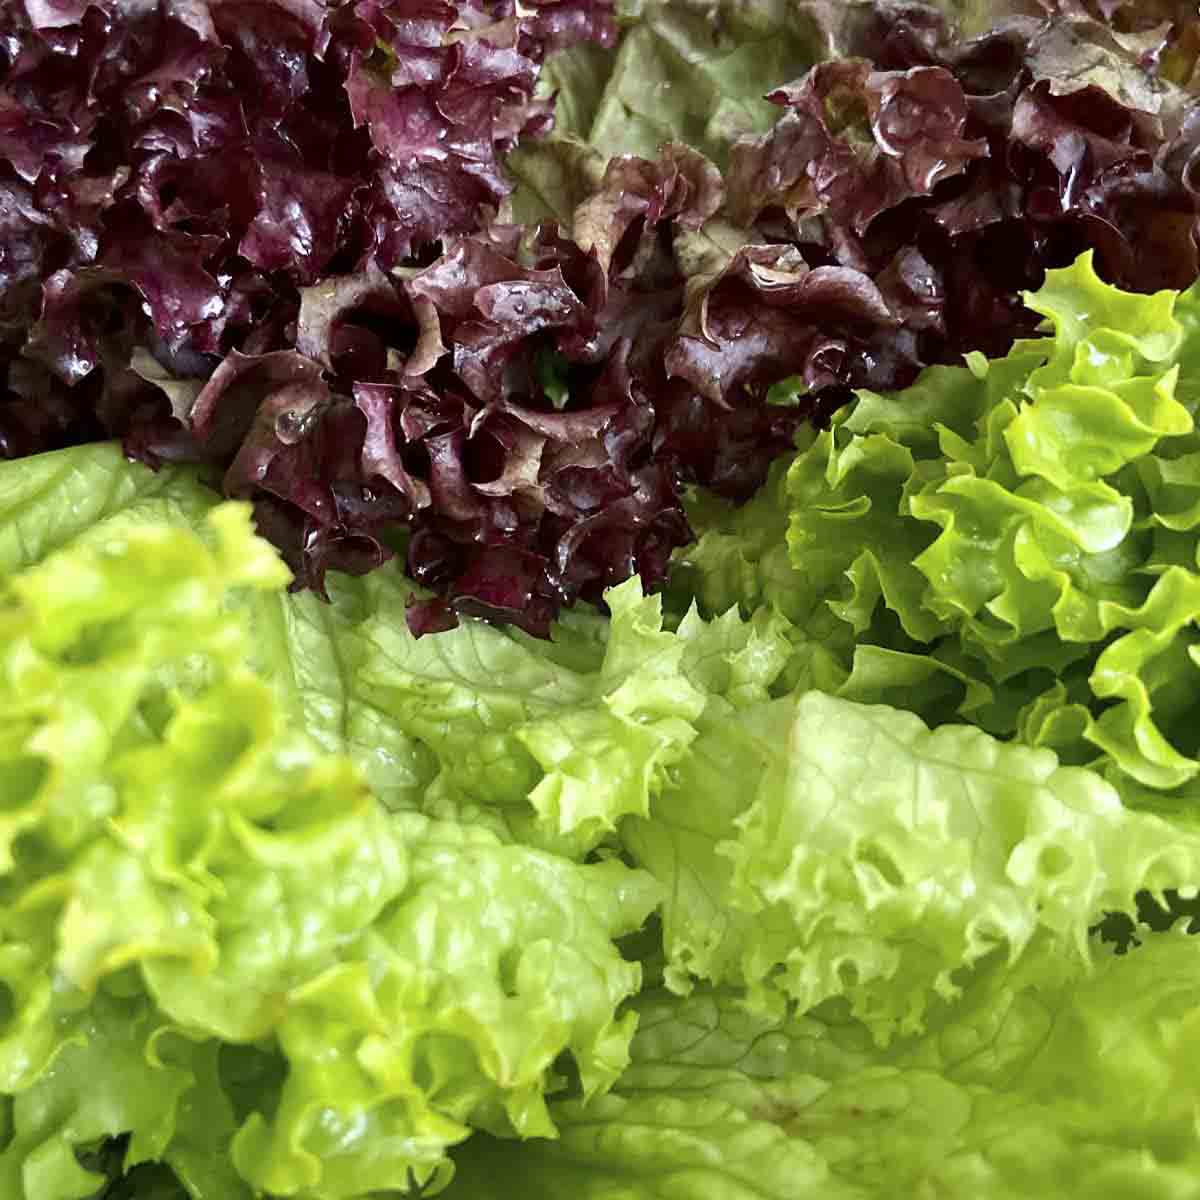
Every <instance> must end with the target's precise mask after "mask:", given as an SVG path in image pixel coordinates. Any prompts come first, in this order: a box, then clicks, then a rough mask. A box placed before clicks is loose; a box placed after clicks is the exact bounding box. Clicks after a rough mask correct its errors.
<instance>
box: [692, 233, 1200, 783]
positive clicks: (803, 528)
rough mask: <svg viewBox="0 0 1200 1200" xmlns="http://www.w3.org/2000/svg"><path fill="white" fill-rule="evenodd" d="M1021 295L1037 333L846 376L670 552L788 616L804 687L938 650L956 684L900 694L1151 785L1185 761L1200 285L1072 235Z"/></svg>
mask: <svg viewBox="0 0 1200 1200" xmlns="http://www.w3.org/2000/svg"><path fill="white" fill-rule="evenodd" d="M1028 303H1029V305H1030V307H1031V308H1032V309H1033V310H1034V311H1036V312H1038V313H1040V314H1042V315H1043V316H1044V318H1045V322H1046V330H1047V332H1048V333H1049V334H1050V336H1047V337H1045V338H1041V339H1030V340H1027V341H1024V342H1020V343H1018V344H1017V345H1016V346H1015V347H1014V348H1013V350H1012V352H1011V353H1010V354H1008V355H1007V356H1006V357H1004V358H1002V359H997V360H993V361H988V360H985V359H983V358H982V356H974V357H972V359H971V362H970V364H969V366H968V367H962V368H938V369H934V370H930V371H928V372H926V373H925V374H924V375H923V376H922V377H921V379H920V380H919V381H918V382H917V383H916V384H915V385H914V386H913V387H912V388H911V389H908V390H907V391H905V392H902V393H898V394H894V395H886V396H885V395H878V394H875V393H871V392H862V393H860V394H859V397H858V399H857V401H856V402H855V403H854V404H852V405H849V406H847V407H846V408H845V409H843V410H842V411H841V412H840V413H839V414H838V415H837V416H836V417H835V419H834V422H833V425H832V427H831V428H830V429H829V430H827V431H824V432H822V433H820V434H818V435H816V436H815V437H814V438H813V439H812V440H811V443H810V444H809V445H807V446H806V447H804V448H803V449H801V450H800V451H799V452H798V453H797V454H796V455H795V456H794V458H793V459H792V460H791V462H790V464H788V465H787V466H786V467H779V468H777V470H776V472H775V474H774V476H773V480H772V484H771V486H770V487H769V488H768V489H766V490H765V491H764V492H763V493H762V494H760V495H759V496H758V497H756V498H755V500H753V501H752V502H751V503H750V504H748V505H747V506H746V507H745V508H744V509H742V510H740V511H736V512H732V511H728V510H719V509H714V508H713V507H712V506H708V507H707V509H706V508H705V507H704V506H698V508H697V513H696V515H697V516H698V518H699V521H700V524H701V528H702V534H701V537H700V539H699V541H698V543H697V544H696V545H695V546H694V547H693V548H691V549H689V550H688V551H687V552H685V554H684V556H683V562H684V569H685V570H686V571H687V573H688V577H689V578H690V579H691V580H692V581H694V583H695V586H696V589H697V593H698V595H699V596H700V597H701V599H702V600H703V601H705V602H706V603H709V604H711V603H713V601H717V602H718V603H720V604H726V603H729V602H731V601H737V602H740V603H741V604H742V605H743V607H745V608H746V609H752V608H753V607H754V606H756V605H758V604H761V603H770V604H774V605H775V606H776V607H778V608H779V609H780V611H782V612H783V613H785V614H786V615H787V616H788V617H790V618H791V619H792V620H793V621H794V622H795V623H796V624H797V625H798V626H799V627H800V629H801V630H802V631H803V632H804V633H805V634H806V635H807V636H806V639H804V640H802V642H801V644H800V650H799V651H798V654H799V655H800V658H801V661H800V662H799V663H798V665H797V666H796V667H795V668H794V670H795V671H796V672H798V673H799V674H800V675H802V676H803V677H804V678H806V679H808V680H809V681H810V682H811V684H812V685H813V686H817V687H821V688H823V689H824V690H828V691H831V692H836V693H838V694H842V695H851V696H859V697H861V698H869V697H868V696H866V695H864V694H863V693H862V692H861V691H858V690H856V689H858V688H859V687H860V682H861V681H863V680H864V676H863V671H864V670H866V669H867V668H868V667H869V666H870V665H871V662H872V660H873V661H874V662H875V663H876V664H878V663H879V662H880V654H881V653H883V652H887V654H888V655H890V658H889V661H890V662H891V664H892V669H893V670H896V671H897V672H898V674H902V673H903V670H904V668H903V665H902V664H904V663H911V662H912V657H911V656H918V657H920V658H921V659H923V660H924V661H925V663H926V664H927V665H928V663H929V661H930V660H933V661H934V662H936V663H938V664H939V666H938V671H939V672H941V673H942V674H943V675H945V676H947V680H943V682H944V683H946V684H947V686H948V678H950V677H953V678H955V679H957V680H958V684H959V685H960V686H958V687H956V688H954V689H952V690H951V693H949V695H950V697H951V698H952V700H953V703H950V704H949V705H948V703H947V692H946V688H945V687H942V688H936V689H933V690H932V691H929V690H928V689H927V690H926V692H925V693H922V692H920V691H918V692H916V693H914V694H913V695H912V696H911V697H910V698H909V699H906V700H905V704H906V705H909V706H912V707H915V708H917V710H918V711H920V712H921V713H922V714H923V715H924V716H926V717H927V718H928V719H930V720H934V721H937V722H941V721H945V720H949V719H953V718H954V717H955V715H956V714H961V715H964V716H968V717H969V718H970V719H971V720H973V721H975V722H977V723H978V724H980V725H982V726H983V727H984V728H987V729H990V730H992V731H994V732H997V733H1003V734H1011V733H1017V734H1018V736H1020V737H1021V738H1022V739H1023V740H1025V741H1027V742H1029V743H1031V744H1033V745H1040V746H1048V747H1051V748H1053V749H1055V750H1056V751H1057V752H1059V753H1060V754H1061V755H1063V756H1065V757H1066V758H1067V760H1068V761H1071V762H1074V763H1080V764H1085V763H1091V764H1093V765H1096V766H1097V767H1099V768H1100V769H1102V770H1104V771H1106V772H1110V773H1111V774H1112V776H1113V778H1114V779H1116V780H1122V779H1124V780H1127V781H1128V782H1129V784H1135V783H1136V784H1137V785H1139V786H1145V787H1149V788H1152V789H1157V790H1160V791H1163V792H1170V791H1172V790H1175V789H1178V788H1180V787H1182V786H1184V785H1185V784H1187V782H1188V781H1189V780H1191V779H1192V778H1194V777H1195V775H1196V773H1197V771H1198V770H1200V760H1197V759H1196V757H1195V751H1196V745H1195V740H1194V738H1193V737H1192V735H1191V733H1190V719H1189V716H1188V713H1189V705H1190V699H1189V698H1190V696H1191V695H1192V694H1193V692H1194V685H1195V683H1196V680H1197V676H1196V674H1195V672H1196V669H1197V665H1196V657H1195V656H1196V654H1197V651H1196V649H1195V647H1194V642H1195V641H1196V621H1197V617H1198V616H1200V607H1198V605H1200V572H1198V571H1197V567H1198V565H1200V556H1198V550H1200V544H1198V543H1197V540H1196V529H1197V513H1198V512H1200V509H1198V508H1197V504H1196V498H1195V495H1194V494H1193V493H1194V488H1193V487H1192V483H1191V470H1190V468H1191V466H1192V464H1193V460H1194V459H1195V456H1196V453H1197V445H1198V444H1200V443H1197V434H1196V432H1195V427H1194V412H1195V407H1196V400H1197V398H1198V392H1197V388H1198V386H1200V375H1198V374H1197V361H1196V346H1197V345H1200V343H1198V342H1197V340H1196V324H1195V311H1196V307H1197V303H1198V297H1197V295H1196V293H1195V292H1194V290H1193V291H1192V292H1187V293H1183V294H1177V293H1174V292H1165V291H1164V292H1159V293H1156V294H1154V295H1151V296H1140V295H1133V294H1130V293H1125V292H1122V291H1120V290H1118V289H1116V288H1113V287H1110V286H1109V285H1107V284H1105V283H1103V282H1102V281H1101V280H1100V279H1099V278H1098V277H1097V276H1096V273H1095V270H1094V267H1093V264H1092V258H1091V256H1090V255H1084V256H1082V257H1081V258H1080V259H1079V260H1078V261H1077V262H1076V263H1075V264H1074V265H1073V266H1072V267H1070V268H1068V269H1063V270H1060V271H1052V272H1050V273H1049V275H1048V277H1047V281H1046V284H1045V286H1044V287H1043V288H1041V289H1040V290H1039V291H1037V292H1035V293H1032V294H1031V295H1029V297H1028ZM785 523H786V534H785V535H784V537H785V539H786V553H785V551H784V548H783V546H784V538H781V532H780V531H781V530H782V529H783V527H784V524H785ZM805 641H807V642H808V643H811V644H812V648H809V647H808V646H806V645H805V644H804V642H805ZM822 656H823V658H824V661H823V662H821V661H819V659H820V658H821V657H822ZM898 656H909V657H906V658H901V657H898ZM830 659H832V661H829V660H830ZM814 660H818V661H817V665H816V666H814V665H813V661H814ZM818 668H819V669H818ZM855 676H857V679H858V681H859V682H856V681H855V678H854V677H855ZM881 698H889V697H886V696H885V697H881Z"/></svg>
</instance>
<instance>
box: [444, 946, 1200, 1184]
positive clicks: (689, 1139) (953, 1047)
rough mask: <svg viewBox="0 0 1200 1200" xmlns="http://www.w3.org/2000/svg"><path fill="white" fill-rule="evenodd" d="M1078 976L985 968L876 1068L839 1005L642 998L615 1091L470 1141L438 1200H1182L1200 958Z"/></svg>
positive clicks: (1155, 954)
mask: <svg viewBox="0 0 1200 1200" xmlns="http://www.w3.org/2000/svg"><path fill="white" fill-rule="evenodd" d="M1090 959H1091V967H1092V970H1091V973H1090V974H1089V975H1081V974H1079V973H1078V972H1077V971H1076V970H1074V969H1070V968H1064V965H1063V963H1062V962H1061V961H1060V960H1059V959H1057V958H1056V956H1055V955H1054V954H1053V953H1051V952H1049V951H1048V948H1047V946H1046V945H1044V944H1042V945H1039V946H1038V947H1036V949H1035V952H1034V953H1033V954H1031V956H1030V957H1029V959H1028V960H1027V961H1026V962H1025V963H1024V964H1022V966H1020V967H1018V968H1017V970H1016V971H1010V970H1009V969H1008V967H1007V965H1006V964H1004V963H1003V961H1002V960H993V961H992V962H991V963H990V965H989V966H988V968H987V969H986V970H984V971H983V972H982V973H981V974H980V975H979V976H978V977H977V978H976V979H975V981H974V982H973V983H972V985H971V986H970V988H969V989H968V991H967V994H966V995H965V996H964V998H963V999H962V1001H961V1002H960V1003H959V1004H957V1005H955V1006H954V1007H953V1008H950V1007H942V1008H941V1009H940V1011H939V1012H938V1013H937V1014H936V1016H935V1017H934V1018H932V1019H931V1022H930V1026H929V1028H928V1029H927V1031H926V1032H924V1033H923V1034H921V1035H918V1036H913V1037H909V1038H906V1039H903V1040H901V1041H898V1042H896V1043H895V1044H894V1045H893V1046H891V1047H890V1048H889V1049H888V1050H887V1051H886V1052H881V1051H879V1050H878V1048H876V1047H874V1046H873V1045H872V1042H871V1038H870V1036H869V1034H868V1032H867V1030H866V1029H864V1028H863V1027H862V1026H861V1025H858V1024H857V1023H856V1022H854V1021H853V1020H852V1019H847V1018H846V1016H845V1014H844V1013H842V1012H839V1011H838V1010H836V1009H832V1008H825V1009H818V1010H816V1011H815V1012H813V1013H810V1014H807V1015H803V1016H799V1015H797V1016H789V1017H782V1018H767V1017H758V1016H753V1015H751V1014H748V1013H746V1012H745V1010H744V1009H743V1008H742V1007H741V1006H740V1005H739V1003H738V999H737V996H736V994H735V993H730V992H727V991H720V990H718V991H700V992H697V993H696V994H695V995H693V996H691V997H689V998H687V999H686V1000H679V999H678V998H675V997H671V996H669V995H665V994H661V993H660V994H654V993H647V994H645V995H644V996H643V997H642V998H641V999H640V1000H639V1002H638V1005H637V1007H638V1011H639V1013H640V1015H641V1026H640V1029H639V1032H638V1035H637V1037H636V1039H635V1040H634V1045H633V1063H632V1065H631V1067H630V1069H629V1070H628V1071H627V1072H626V1074H625V1076H624V1077H623V1078H622V1081H621V1083H620V1084H619V1085H618V1088H617V1090H616V1091H615V1092H613V1093H612V1094H610V1095H609V1096H607V1097H605V1098H604V1099H603V1101H601V1102H598V1103H594V1104H591V1105H585V1104H583V1103H580V1102H578V1101H564V1102H562V1103H561V1105H560V1106H559V1108H558V1109H557V1110H556V1112H557V1113H558V1114H559V1122H560V1126H561V1129H562V1135H561V1137H560V1138H559V1139H558V1140H556V1141H533V1142H529V1143H526V1144H525V1145H522V1146H514V1145H512V1144H511V1143H504V1142H501V1141H497V1140H492V1139H477V1140H474V1141H472V1142H470V1143H468V1144H467V1145H466V1146H465V1147H463V1149H462V1150H461V1151H460V1152H459V1153H458V1155H457V1160H458V1168H459V1177H458V1180H457V1182H456V1184H455V1185H454V1187H452V1189H451V1190H450V1191H449V1192H448V1193H447V1197H448V1200H450V1198H453V1200H459V1197H463V1198H466V1197H471V1198H472V1200H502V1198H504V1197H508V1196H517V1195H521V1196H530V1197H533V1198H534V1200H541V1198H542V1197H546V1198H549V1197H551V1196H559V1195H562V1194H564V1193H566V1192H570V1193H572V1194H575V1195H580V1196H583V1197H586V1198H587V1200H591V1198H592V1197H596V1198H597V1200H599V1198H600V1197H603V1198H604V1200H634V1198H635V1197H636V1198H638V1200H641V1198H643V1197H653V1198H654V1200H659V1198H662V1200H673V1198H675V1197H685V1196H687V1197H692V1196H697V1197H710V1196H711V1197H714V1198H715V1197H718V1196H720V1197H725V1196H733V1197H737V1198H738V1200H776V1198H778V1200H784V1198H785V1197H786V1198H788V1200H806V1198H807V1197H813V1198H814V1200H815V1198H816V1197H827V1196H828V1197H837V1198H838V1200H870V1198H873V1197H882V1196H890V1195H904V1196H931V1197H932V1196H942V1197H948V1198H953V1200H957V1198H959V1197H961V1198H962V1200H966V1198H967V1197H971V1198H973V1200H1018V1198H1019V1197H1024V1196H1046V1197H1051V1196H1052V1197H1054V1198H1055V1200H1059V1198H1062V1200H1083V1198H1084V1197H1092V1196H1104V1197H1111V1198H1112V1200H1118V1198H1120V1200H1125V1198H1127V1197H1132V1196H1138V1197H1142V1196H1144V1197H1147V1198H1149V1197H1155V1198H1156V1200H1193V1198H1194V1197H1195V1196H1197V1195H1200V1184H1198V1183H1197V1179H1198V1177H1200V1176H1198V1168H1200V1159H1198V1158H1197V1149H1196V1144H1195V1136H1194V1129H1193V1123H1194V1111H1193V1107H1192V1101H1190V1100H1187V1099H1184V1098H1183V1096H1182V1095H1181V1093H1180V1091H1179V1081H1180V1072H1181V1071H1182V1070H1186V1068H1185V1067H1183V1065H1182V1064H1184V1063H1185V1062H1188V1061H1191V1060H1192V1059H1193V1058H1194V1055H1195V1052H1196V1044H1195V1041H1196V1036H1197V1024H1196V1019H1195V1009H1194V1005H1193V1003H1192V998H1193V997H1194V994H1195V989H1196V986H1197V977H1196V972H1197V967H1198V960H1197V956H1196V953H1195V947H1194V945H1192V944H1191V942H1190V941H1189V939H1188V938H1187V937H1186V936H1181V931H1176V932H1175V933H1168V934H1157V935H1154V936H1153V937H1152V939H1151V940H1150V941H1149V942H1148V943H1147V945H1146V946H1144V947H1143V948H1142V949H1140V950H1138V951H1135V952H1133V953H1131V954H1129V955H1128V956H1126V957H1124V958H1117V957H1115V956H1112V955H1111V954H1108V953H1106V952H1104V951H1102V950H1094V951H1092V953H1091V955H1090ZM1184 1090H1185V1091H1186V1090H1187V1089H1186V1085H1185V1089H1184Z"/></svg>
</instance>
